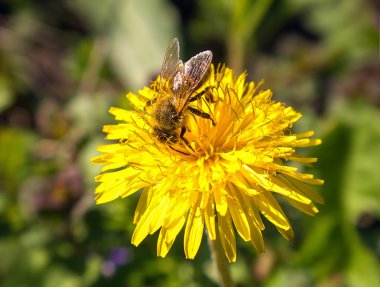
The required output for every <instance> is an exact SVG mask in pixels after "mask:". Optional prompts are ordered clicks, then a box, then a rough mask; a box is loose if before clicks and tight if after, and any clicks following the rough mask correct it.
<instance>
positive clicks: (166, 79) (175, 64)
mask: <svg viewBox="0 0 380 287" xmlns="http://www.w3.org/2000/svg"><path fill="white" fill-rule="evenodd" d="M211 60H212V52H211V51H203V52H201V53H198V54H197V55H195V56H194V57H192V58H191V59H190V60H188V61H187V62H185V63H183V62H182V61H181V60H179V43H178V39H177V38H174V39H173V40H172V42H171V43H170V45H169V47H168V49H167V51H166V54H165V58H164V61H163V64H162V67H161V72H160V82H159V87H158V91H157V97H156V98H154V99H152V100H150V101H148V102H147V106H152V109H153V118H154V120H155V122H156V123H155V125H154V127H153V132H154V135H155V136H156V138H157V139H158V140H159V141H160V142H164V143H169V144H170V143H175V142H178V141H179V140H180V139H182V140H183V141H184V142H185V143H186V144H188V142H187V140H186V139H185V138H184V133H185V132H186V126H185V119H186V114H187V112H189V111H190V112H192V113H194V114H195V115H198V116H202V117H205V118H208V119H211V117H210V115H208V114H207V113H204V112H202V111H199V110H197V109H196V108H194V107H191V108H190V107H189V103H190V102H191V101H193V100H195V99H197V98H200V96H201V94H196V93H195V90H196V89H197V88H198V87H199V86H200V85H201V84H202V83H203V81H204V80H205V78H206V75H207V72H208V70H209V67H210V64H211Z"/></svg>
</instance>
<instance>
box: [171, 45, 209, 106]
mask: <svg viewBox="0 0 380 287" xmlns="http://www.w3.org/2000/svg"><path fill="white" fill-rule="evenodd" d="M211 61H212V52H211V51H203V52H201V53H199V54H197V55H195V56H194V57H192V58H191V59H190V60H189V61H187V62H186V63H185V65H184V68H183V71H181V72H180V73H177V74H176V76H175V79H174V80H175V81H176V80H177V81H178V82H179V83H180V84H179V85H178V89H177V90H175V91H174V92H175V93H176V94H177V98H178V99H179V102H178V105H177V110H178V111H181V110H182V109H183V108H184V107H185V106H186V104H187V101H188V100H189V98H190V96H191V94H192V93H193V91H194V90H195V89H196V88H197V87H198V85H199V84H200V83H201V82H202V81H203V80H204V77H205V75H206V73H207V71H208V68H209V67H210V64H211ZM178 77H179V78H178ZM176 78H178V79H176Z"/></svg>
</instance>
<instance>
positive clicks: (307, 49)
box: [0, 0, 380, 287]
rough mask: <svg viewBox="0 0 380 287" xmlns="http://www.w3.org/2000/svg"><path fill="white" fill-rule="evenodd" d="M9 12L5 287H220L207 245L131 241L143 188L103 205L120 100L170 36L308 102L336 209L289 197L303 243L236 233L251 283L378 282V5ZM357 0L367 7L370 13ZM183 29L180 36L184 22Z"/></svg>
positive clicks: (3, 43)
mask: <svg viewBox="0 0 380 287" xmlns="http://www.w3.org/2000/svg"><path fill="white" fill-rule="evenodd" d="M8 2H10V3H6V4H1V7H2V8H4V12H2V16H1V19H0V47H1V49H0V62H1V65H0V112H1V115H0V254H1V260H0V282H1V286H4V287H14V286H42V287H45V286H46V287H48V286H70V287H71V286H81V287H82V286H94V287H100V286H194V287H195V286H216V284H217V283H216V275H215V274H214V273H213V271H212V268H211V261H210V258H209V251H208V248H207V244H206V242H202V245H201V250H200V252H199V253H198V255H197V258H196V259H195V260H194V261H187V260H185V259H184V255H183V248H182V243H181V241H182V240H183V235H182V234H180V235H179V238H178V239H177V241H176V242H175V243H174V245H173V248H172V250H171V251H170V253H169V255H168V256H167V258H166V259H161V258H156V240H157V235H153V236H151V237H149V238H148V239H147V240H145V241H144V242H143V243H142V244H141V246H139V247H137V248H136V247H134V246H131V244H130V239H131V236H132V233H133V229H134V225H133V223H132V220H133V214H134V209H135V207H136V204H137V199H138V195H137V194H136V195H135V196H132V197H131V198H129V199H128V200H123V199H120V200H117V201H114V202H111V203H109V204H106V205H101V206H94V199H93V191H94V188H95V187H96V184H95V182H94V180H93V177H94V176H95V175H96V174H98V172H99V170H98V167H96V166H94V165H91V164H90V163H89V160H90V158H92V157H93V156H94V155H96V151H95V148H96V146H98V145H99V144H102V142H104V141H103V139H102V137H103V134H102V132H101V128H102V125H103V124H110V123H113V118H112V117H111V116H110V115H108V113H107V111H108V109H109V107H110V106H113V105H118V106H124V107H126V101H125V100H124V97H123V96H124V95H125V94H126V92H128V91H134V92H136V90H138V89H141V88H142V87H143V86H145V85H147V84H149V80H150V79H151V78H152V76H155V75H156V74H157V73H158V71H159V68H160V64H161V61H162V58H163V54H164V51H165V48H166V46H167V44H168V43H169V41H170V39H171V38H173V37H174V36H177V37H179V38H181V35H183V37H182V38H183V39H181V44H182V46H181V48H182V53H183V55H182V56H183V58H184V59H186V58H187V57H188V56H190V55H192V54H194V53H196V52H199V51H201V50H206V49H210V50H212V51H213V52H214V59H215V61H214V62H215V63H217V62H219V61H220V62H227V65H229V66H231V65H232V66H234V67H235V68H236V69H238V70H239V69H247V70H248V76H249V77H250V78H251V79H254V80H255V81H256V82H258V81H259V80H261V79H264V80H265V83H266V84H265V88H271V89H272V90H273V92H274V97H275V98H277V99H280V100H282V101H285V102H286V103H289V104H291V105H293V106H295V107H296V108H297V109H299V110H300V111H301V112H302V113H303V116H304V117H303V121H301V124H300V125H297V126H296V127H295V128H296V129H297V130H299V131H305V130H308V129H313V130H315V131H316V136H317V137H321V138H322V140H323V144H322V145H321V146H319V147H317V148H315V149H314V150H313V152H312V153H313V155H314V156H316V157H318V158H319V162H318V163H317V164H316V165H315V169H313V171H314V170H317V171H318V174H317V175H318V177H319V178H322V179H324V180H325V184H324V185H323V186H322V187H321V188H320V191H321V194H322V195H323V197H324V198H325V201H326V203H325V205H324V206H319V209H320V213H319V214H318V215H317V216H316V217H313V218H311V217H306V216H304V215H303V214H301V213H300V212H298V211H295V210H294V209H291V208H288V206H286V205H285V210H286V212H287V215H288V216H289V218H290V220H291V222H292V224H293V227H294V229H295V236H296V239H295V240H294V241H293V242H287V241H286V240H284V239H283V238H281V237H280V235H278V234H277V231H276V230H275V229H274V228H273V227H271V226H267V230H265V232H264V237H265V242H266V249H267V251H266V253H265V254H263V255H256V254H255V253H254V250H253V247H252V246H250V245H249V244H247V243H244V242H242V241H238V242H237V243H238V262H237V263H236V264H234V265H232V266H231V269H232V274H233V277H234V280H235V282H236V283H237V285H238V286H252V285H254V284H255V285H256V286H271V287H272V286H273V287H274V286H300V287H301V286H302V287H303V286H353V287H356V286H359V287H360V286H363V287H364V286H380V278H379V276H380V275H379V274H380V273H379V270H380V264H379V259H380V253H379V245H380V228H379V226H380V200H379V199H380V189H379V187H380V177H379V175H378V169H377V166H378V165H379V162H380V145H379V142H380V125H379V122H380V111H379V105H380V98H379V94H380V90H379V88H378V83H377V82H378V78H379V77H380V69H379V67H378V65H376V64H374V61H378V59H375V57H377V53H378V43H377V36H376V35H377V34H376V33H377V31H376V8H377V7H375V6H376V5H375V4H372V2H371V1H364V2H359V1H344V0H340V1H327V0H325V1H300V0H292V1H264V0H256V1H246V0H239V1H208V0H197V1H182V2H181V1H171V2H170V1H166V0H162V1H158V0H155V1H148V0H143V1H140V0H131V1H115V0H107V1H101V2H99V1H98V2H96V4H95V3H94V2H93V1H87V0H80V1H58V2H57V1H43V2H38V1H34V2H30V3H25V1H8ZM359 11H360V12H359ZM179 33H180V34H179Z"/></svg>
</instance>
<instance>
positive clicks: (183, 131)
mask: <svg viewBox="0 0 380 287" xmlns="http://www.w3.org/2000/svg"><path fill="white" fill-rule="evenodd" d="M185 132H186V127H182V128H181V133H180V134H179V138H180V139H181V140H183V141H184V143H185V144H186V145H187V146H188V147H190V143H189V141H188V140H187V139H185V137H184V135H185ZM190 148H191V147H190Z"/></svg>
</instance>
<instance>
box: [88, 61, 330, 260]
mask: <svg viewBox="0 0 380 287" xmlns="http://www.w3.org/2000/svg"><path fill="white" fill-rule="evenodd" d="M210 70H211V71H210V75H209V76H208V78H207V81H206V82H205V83H204V84H203V85H202V86H201V87H200V88H199V89H198V90H197V91H195V93H205V94H206V95H205V97H204V98H202V99H198V100H197V101H194V102H192V103H190V104H191V105H192V106H193V107H194V108H196V109H198V110H200V111H204V112H205V113H207V114H209V115H210V117H211V118H212V120H210V119H209V118H206V117H200V116H196V115H193V114H188V115H187V116H186V132H185V133H184V135H183V138H184V140H177V141H168V142H163V141H162V140H158V138H157V136H156V135H155V132H154V124H152V123H153V122H154V119H153V116H152V113H151V112H150V111H149V109H147V108H146V105H147V101H149V100H152V99H155V98H156V96H157V86H159V85H162V80H161V79H160V77H158V78H157V80H156V81H154V82H153V83H152V85H151V86H150V87H145V88H144V89H143V90H141V91H139V93H138V94H133V93H129V94H128V95H127V98H128V100H129V101H130V103H131V104H132V106H133V109H131V110H124V109H120V108H111V109H110V113H111V114H113V115H114V116H115V118H116V120H118V121H120V123H119V124H117V125H106V126H104V129H103V130H104V132H105V133H107V139H108V140H116V141H117V142H116V143H113V144H107V145H103V146H99V148H98V150H99V151H100V152H102V153H103V154H101V155H99V156H97V157H95V158H94V159H93V162H94V163H97V164H102V165H104V167H103V169H102V173H101V174H100V175H98V176H97V177H96V181H97V182H99V183H100V184H99V185H98V187H97V189H96V191H95V194H96V202H97V203H98V204H100V203H106V202H109V201H111V200H114V199H117V198H119V197H127V196H129V195H132V194H134V193H136V192H138V191H139V192H141V194H140V198H139V202H138V205H137V207H136V211H135V216H134V223H135V224H136V228H135V231H134V233H133V236H132V243H133V244H134V245H136V246H137V245H139V244H140V243H141V242H142V240H144V238H145V237H146V236H147V235H148V234H153V233H155V232H156V231H158V230H159V237H158V242H157V254H158V256H162V257H165V256H166V254H167V253H168V251H169V249H170V248H171V246H172V244H173V242H174V241H175V238H176V237H177V235H178V234H179V232H180V231H181V230H182V229H184V230H185V231H184V251H185V255H186V258H190V259H193V258H194V257H195V255H196V254H197V251H198V249H199V246H200V244H201V240H202V237H203V233H204V231H205V230H206V231H207V235H208V236H209V239H210V240H216V238H217V237H219V238H220V240H221V243H222V246H223V248H224V251H225V254H226V256H227V258H228V260H229V261H230V262H233V261H235V260H236V241H235V231H236V233H237V234H239V236H240V237H241V238H243V240H245V241H250V242H251V243H252V244H253V246H254V247H255V248H256V250H257V251H258V252H263V251H264V241H263V236H262V231H263V230H264V228H265V227H264V224H263V221H262V216H264V217H266V218H267V219H268V220H269V221H270V222H271V223H273V224H274V225H275V227H276V228H277V229H278V230H279V232H280V233H281V234H282V235H283V236H284V237H285V238H286V239H291V238H292V237H293V231H292V227H291V225H290V223H289V220H288V218H287V217H286V215H285V213H284V212H283V210H282V208H281V207H280V205H279V203H278V202H277V199H276V196H280V197H282V198H283V199H285V200H286V201H287V202H289V203H290V204H291V205H293V206H294V207H296V208H297V209H299V210H301V211H302V212H304V213H307V214H310V215H314V214H316V213H317V212H318V209H317V208H316V206H315V205H314V203H313V201H314V202H317V203H323V199H322V197H321V196H320V195H318V193H316V192H315V191H313V190H312V189H311V188H310V184H314V185H320V184H322V183H323V181H322V180H320V179H316V178H314V177H313V175H311V174H304V173H302V170H300V169H299V167H295V166H294V165H292V166H289V165H285V162H287V161H293V162H296V163H298V164H301V165H302V164H307V165H309V164H311V163H313V162H316V161H317V159H316V158H310V157H305V156H303V155H302V154H301V153H298V148H303V147H309V146H315V145H318V144H320V143H321V140H320V139H310V137H311V136H312V135H313V132H312V131H308V132H305V133H302V134H293V133H291V131H290V128H291V127H292V125H293V123H294V122H296V121H297V120H298V119H299V118H300V117H301V114H300V113H298V112H296V111H295V110H294V109H293V108H291V107H287V106H286V105H284V104H283V103H279V102H276V101H274V100H272V93H271V91H270V90H264V91H259V90H258V89H259V87H260V84H258V85H256V84H255V83H253V82H246V74H241V75H240V76H238V77H237V76H235V75H234V74H233V71H232V70H231V69H229V68H226V67H221V68H218V69H215V68H214V66H213V65H211V66H210ZM202 91H203V92H202ZM205 91H206V92H205ZM207 98H208V99H209V100H207ZM213 123H214V124H213ZM178 132H179V131H178ZM297 166H300V165H297Z"/></svg>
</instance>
